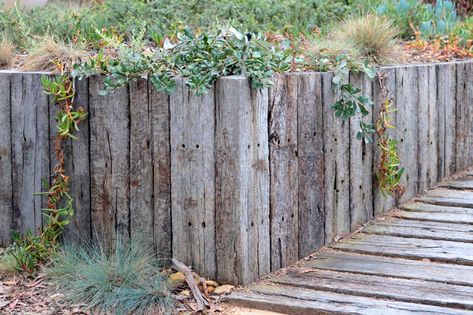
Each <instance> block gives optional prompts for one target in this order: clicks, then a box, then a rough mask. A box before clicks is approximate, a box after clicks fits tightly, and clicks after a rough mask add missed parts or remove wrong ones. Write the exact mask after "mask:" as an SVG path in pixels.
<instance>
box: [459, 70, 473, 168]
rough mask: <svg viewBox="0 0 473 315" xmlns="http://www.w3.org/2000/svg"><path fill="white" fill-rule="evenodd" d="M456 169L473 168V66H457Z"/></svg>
mask: <svg viewBox="0 0 473 315" xmlns="http://www.w3.org/2000/svg"><path fill="white" fill-rule="evenodd" d="M456 70H457V73H456V74H457V81H456V89H457V90H456V101H457V102H456V117H455V118H456V119H455V121H456V136H455V145H456V148H455V149H456V151H455V152H456V156H455V158H456V163H455V164H456V168H457V169H458V170H464V169H466V168H468V167H471V166H473V124H472V119H471V117H472V116H473V90H472V86H473V76H472V75H471V74H472V73H473V64H472V63H467V62H462V63H458V64H457V65H456Z"/></svg>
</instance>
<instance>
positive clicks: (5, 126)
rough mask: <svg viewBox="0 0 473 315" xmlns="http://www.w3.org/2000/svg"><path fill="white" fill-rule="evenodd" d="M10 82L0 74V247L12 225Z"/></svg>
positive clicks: (8, 76) (5, 244)
mask: <svg viewBox="0 0 473 315" xmlns="http://www.w3.org/2000/svg"><path fill="white" fill-rule="evenodd" d="M10 80H11V75H10V74H9V73H5V74H4V73H1V74H0V91H5V92H3V93H0V124H1V128H0V174H1V175H0V176H1V180H2V184H1V185H0V218H2V219H1V220H0V246H7V245H8V244H9V243H10V231H11V229H12V227H13V226H12V224H13V211H12V203H11V201H12V200H11V197H12V193H13V190H12V189H13V187H12V152H11V147H12V145H11V140H12V139H11V136H12V135H11V124H10V112H11V109H10V93H9V91H10V88H11V86H10Z"/></svg>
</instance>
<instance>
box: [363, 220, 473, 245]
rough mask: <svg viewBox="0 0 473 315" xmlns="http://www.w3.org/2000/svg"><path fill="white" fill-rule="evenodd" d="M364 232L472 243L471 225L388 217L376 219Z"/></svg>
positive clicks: (472, 228)
mask: <svg viewBox="0 0 473 315" xmlns="http://www.w3.org/2000/svg"><path fill="white" fill-rule="evenodd" d="M363 232H364V233H371V234H381V235H392V236H400V237H407V238H410V237H412V238H426V239H432V240H444V241H457V242H465V243H473V225H469V224H461V223H460V224H456V223H455V224H452V223H445V222H433V221H417V220H405V219H394V218H389V219H387V220H385V221H376V222H375V223H374V224H370V225H368V226H367V227H365V228H364V229H363Z"/></svg>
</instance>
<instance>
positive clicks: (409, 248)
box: [330, 234, 473, 265]
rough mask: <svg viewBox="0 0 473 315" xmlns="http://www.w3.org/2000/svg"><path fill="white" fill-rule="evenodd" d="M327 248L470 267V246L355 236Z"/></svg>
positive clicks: (472, 261) (472, 253)
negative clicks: (425, 259)
mask: <svg viewBox="0 0 473 315" xmlns="http://www.w3.org/2000/svg"><path fill="white" fill-rule="evenodd" d="M330 247H332V248H335V249H339V250H344V251H348V252H357V253H361V254H373V255H384V256H390V257H400V258H408V259H424V258H427V259H430V260H432V261H437V262H447V263H457V264H464V265H473V244H470V243H460V242H451V241H439V240H430V239H421V238H404V237H397V236H389V235H367V234H357V235H355V236H353V237H352V238H350V239H347V240H344V242H343V243H334V244H332V245H330Z"/></svg>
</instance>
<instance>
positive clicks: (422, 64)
mask: <svg viewBox="0 0 473 315" xmlns="http://www.w3.org/2000/svg"><path fill="white" fill-rule="evenodd" d="M470 62H473V58H469V59H460V60H455V61H448V62H426V63H423V62H419V63H403V64H397V65H386V66H381V67H379V69H397V68H410V67H420V66H439V65H448V64H463V63H470ZM331 72H332V71H324V72H322V71H296V72H286V73H282V74H281V75H303V74H313V73H331ZM1 74H40V75H53V74H55V73H53V72H49V71H22V70H19V69H6V70H0V75H1ZM221 78H223V79H237V80H242V79H245V78H246V76H244V75H230V76H223V77H221Z"/></svg>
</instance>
